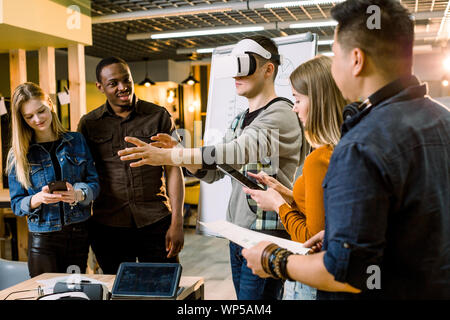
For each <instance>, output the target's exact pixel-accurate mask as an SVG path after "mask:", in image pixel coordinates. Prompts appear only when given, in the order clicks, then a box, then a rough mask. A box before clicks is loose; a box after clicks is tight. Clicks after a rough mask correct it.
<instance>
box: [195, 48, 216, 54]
mask: <svg viewBox="0 0 450 320" xmlns="http://www.w3.org/2000/svg"><path fill="white" fill-rule="evenodd" d="M213 51H214V48H203V49H197V51H196V52H197V53H212V52H213Z"/></svg>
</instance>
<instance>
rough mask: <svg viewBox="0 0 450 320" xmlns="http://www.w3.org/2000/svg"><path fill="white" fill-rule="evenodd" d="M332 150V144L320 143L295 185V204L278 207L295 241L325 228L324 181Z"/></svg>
mask: <svg viewBox="0 0 450 320" xmlns="http://www.w3.org/2000/svg"><path fill="white" fill-rule="evenodd" d="M332 153H333V148H332V147H331V146H321V147H319V148H317V149H316V150H314V151H313V152H311V153H310V154H309V155H308V157H307V158H306V159H305V163H304V165H303V173H302V175H301V176H300V177H299V178H298V179H297V181H295V184H294V190H293V196H294V203H293V204H292V206H290V205H289V204H287V203H285V204H283V205H281V206H280V208H279V215H280V218H281V221H282V222H283V225H284V227H285V228H286V230H287V232H288V233H289V234H290V235H291V238H292V240H294V241H297V242H302V243H303V242H305V241H306V240H308V239H309V238H311V237H312V236H313V235H315V234H316V233H317V232H319V231H321V230H323V229H324V228H325V208H324V204H323V188H322V181H323V179H324V178H325V175H326V173H327V169H328V164H329V163H330V158H331V154H332Z"/></svg>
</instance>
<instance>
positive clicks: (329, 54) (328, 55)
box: [319, 51, 334, 57]
mask: <svg viewBox="0 0 450 320" xmlns="http://www.w3.org/2000/svg"><path fill="white" fill-rule="evenodd" d="M319 54H321V55H323V56H327V57H334V52H333V51H324V52H319Z"/></svg>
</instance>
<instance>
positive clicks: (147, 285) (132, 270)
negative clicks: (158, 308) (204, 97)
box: [111, 262, 182, 300]
mask: <svg viewBox="0 0 450 320" xmlns="http://www.w3.org/2000/svg"><path fill="white" fill-rule="evenodd" d="M181 270H182V268H181V264H179V263H134V262H123V263H121V264H120V266H119V271H118V272H117V276H116V279H115V280H114V285H113V289H112V292H111V293H112V295H111V299H112V300H175V299H176V298H177V296H178V294H179V293H180V292H181V290H182V288H181V289H180V287H179V284H180V278H181Z"/></svg>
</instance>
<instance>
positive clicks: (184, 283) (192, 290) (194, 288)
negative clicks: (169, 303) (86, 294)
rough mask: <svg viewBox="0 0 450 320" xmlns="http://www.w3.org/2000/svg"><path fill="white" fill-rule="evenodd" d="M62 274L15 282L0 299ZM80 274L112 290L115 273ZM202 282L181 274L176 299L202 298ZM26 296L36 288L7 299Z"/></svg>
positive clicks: (45, 275)
mask: <svg viewBox="0 0 450 320" xmlns="http://www.w3.org/2000/svg"><path fill="white" fill-rule="evenodd" d="M64 276H68V274H67V273H43V274H41V275H39V276H37V277H34V278H32V279H29V280H26V281H24V282H21V283H19V284H16V285H15V286H12V287H9V288H7V289H4V290H2V291H0V300H3V299H5V298H6V297H7V296H8V294H10V293H11V292H17V291H22V290H31V289H37V287H38V286H39V285H40V284H39V283H38V282H37V281H38V280H48V279H52V278H56V277H64ZM82 276H83V277H87V278H91V279H95V280H98V281H101V282H103V283H105V285H106V286H107V287H108V290H109V291H111V290H112V287H113V285H114V280H115V278H116V276H115V275H109V274H83V275H82ZM204 284H205V282H204V280H203V278H201V277H183V276H182V277H181V279H180V287H184V290H183V291H182V292H181V294H180V295H179V296H178V297H177V300H203V299H204V297H205V291H204V290H205V289H204V288H205V286H204ZM27 297H33V299H36V298H37V290H35V291H28V292H21V293H15V294H12V295H11V296H9V298H8V300H15V299H17V298H27ZM33 299H27V300H33Z"/></svg>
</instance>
